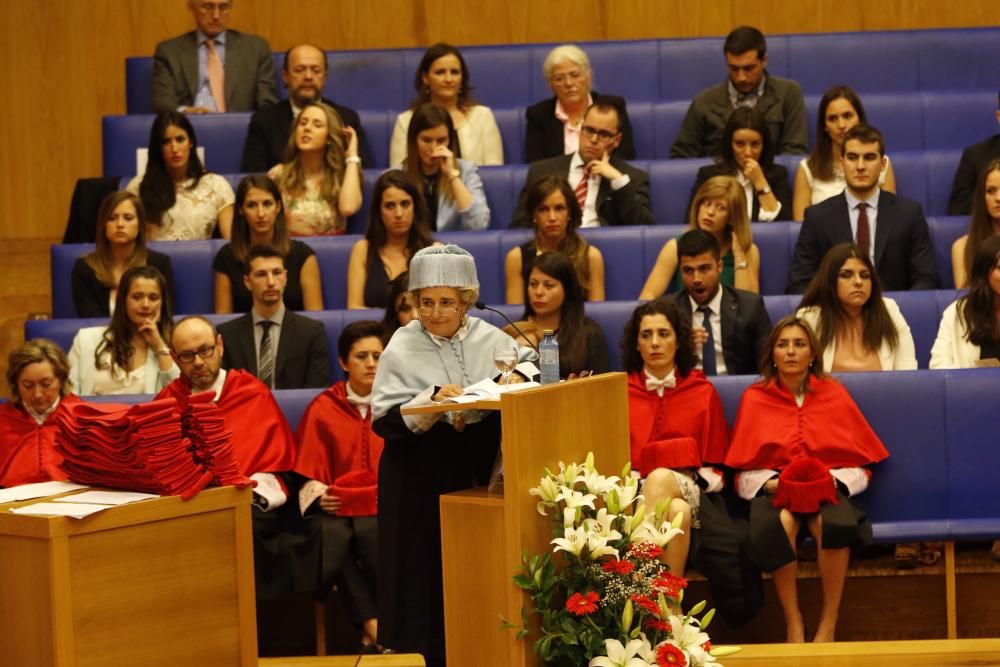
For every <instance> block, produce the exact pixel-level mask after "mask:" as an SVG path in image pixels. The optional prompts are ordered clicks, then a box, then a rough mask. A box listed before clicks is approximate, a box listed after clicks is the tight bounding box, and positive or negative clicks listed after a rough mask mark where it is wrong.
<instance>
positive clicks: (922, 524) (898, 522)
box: [99, 368, 1000, 543]
mask: <svg viewBox="0 0 1000 667" xmlns="http://www.w3.org/2000/svg"><path fill="white" fill-rule="evenodd" d="M839 379H840V381H841V382H843V383H844V385H845V386H846V387H847V389H848V391H849V392H850V393H851V396H853V397H854V400H855V401H856V402H857V404H858V406H859V407H860V408H861V411H862V412H863V413H864V415H865V417H866V418H867V419H868V422H869V423H870V424H871V425H872V428H873V429H874V430H875V432H876V433H878V434H879V437H881V439H882V441H883V442H884V443H885V446H886V448H887V449H888V450H889V452H890V456H889V458H888V459H886V460H885V461H883V462H882V463H879V464H878V465H876V466H875V468H874V475H873V478H872V483H871V486H870V487H869V489H868V491H866V492H865V493H864V494H863V495H862V496H861V500H862V502H863V503H864V504H865V507H866V508H867V511H868V516H869V517H870V518H871V520H872V524H873V529H874V533H875V539H876V540H878V541H879V542H889V543H892V542H910V541H923V540H928V541H930V540H981V539H993V538H995V537H996V536H997V535H1000V512H998V508H1000V485H998V484H997V483H996V480H997V478H998V477H1000V453H998V451H997V448H996V447H995V446H994V442H995V440H996V437H995V436H996V412H995V408H994V407H993V405H992V403H991V400H990V397H992V396H993V395H994V393H995V388H996V387H997V384H998V383H1000V369H992V368H980V369H972V370H956V371H911V372H899V373H848V374H844V375H841V376H840V378H839ZM753 381H754V378H753V376H749V375H743V376H734V377H720V378H713V379H712V383H713V384H714V385H715V387H716V389H717V390H718V392H719V395H720V397H721V398H722V404H723V407H724V409H725V413H726V419H727V420H728V421H729V423H730V424H732V423H733V421H734V420H735V416H736V410H737V407H738V405H739V401H740V397H741V396H742V394H743V391H744V390H745V389H746V387H747V386H749V384H750V383H751V382H753ZM318 392H319V390H316V389H296V390H286V391H276V392H274V393H275V397H276V398H277V401H278V405H279V406H281V409H282V411H283V412H284V414H285V417H286V418H287V419H288V421H289V422H290V423H291V425H292V428H295V427H296V426H297V425H298V423H299V420H300V419H301V418H302V414H303V413H304V412H305V409H306V407H308V405H309V403H310V402H311V401H312V400H313V398H314V397H315V396H316V394H317V393H318ZM144 398H146V397H141V396H138V397H117V396H113V397H103V398H102V399H99V400H104V401H109V400H110V401H121V400H123V399H124V400H125V401H128V402H134V401H138V400H143V399H144ZM551 463H552V465H554V464H555V463H556V462H555V461H552V462H551Z"/></svg>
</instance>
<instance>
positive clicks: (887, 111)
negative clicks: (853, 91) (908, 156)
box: [799, 91, 925, 158]
mask: <svg viewBox="0 0 1000 667" xmlns="http://www.w3.org/2000/svg"><path fill="white" fill-rule="evenodd" d="M823 92H824V91H821V92H819V93H816V94H810V95H806V97H805V104H806V121H807V122H808V123H809V146H810V147H815V145H816V121H817V114H818V110H819V102H820V98H822V96H823ZM859 97H861V103H862V104H864V106H865V113H866V114H867V116H868V124H869V125H871V126H872V127H875V128H878V130H879V131H880V132H882V136H883V137H884V138H885V151H886V153H887V154H888V155H889V157H890V158H892V157H893V156H894V155H895V153H896V151H903V150H921V149H923V148H924V147H925V146H924V105H923V102H924V96H923V95H922V94H921V93H920V92H919V91H907V92H899V93H886V94H881V93H864V94H860V93H859ZM799 157H800V158H801V157H802V156H799Z"/></svg>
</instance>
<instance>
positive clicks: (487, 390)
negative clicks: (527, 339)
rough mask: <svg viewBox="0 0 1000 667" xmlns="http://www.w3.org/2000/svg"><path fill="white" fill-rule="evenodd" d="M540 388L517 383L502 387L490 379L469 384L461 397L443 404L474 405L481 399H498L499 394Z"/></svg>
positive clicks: (535, 384)
mask: <svg viewBox="0 0 1000 667" xmlns="http://www.w3.org/2000/svg"><path fill="white" fill-rule="evenodd" d="M538 386H541V385H539V384H538V383H537V382H518V383H515V384H512V385H509V386H506V387H505V386H503V385H500V384H497V383H496V382H494V381H493V380H491V379H490V378H486V379H485V380H480V381H479V382H476V383H475V384H470V385H469V386H468V387H466V388H465V390H464V391H463V392H462V395H461V396H455V397H452V398H448V399H445V400H444V401H442V402H444V403H460V404H461V403H475V402H476V401H478V400H480V399H483V398H499V397H500V394H505V393H509V392H514V391H522V390H524V389H531V388H532V387H538Z"/></svg>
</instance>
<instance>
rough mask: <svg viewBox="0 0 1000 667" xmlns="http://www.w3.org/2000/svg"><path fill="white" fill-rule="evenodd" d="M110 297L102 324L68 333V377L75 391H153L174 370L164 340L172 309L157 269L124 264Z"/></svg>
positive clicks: (169, 328) (174, 373)
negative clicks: (71, 335) (70, 335)
mask: <svg viewBox="0 0 1000 667" xmlns="http://www.w3.org/2000/svg"><path fill="white" fill-rule="evenodd" d="M116 301H117V303H118V307H116V308H115V312H114V315H112V316H111V323H110V324H109V325H108V326H106V327H103V326H97V327H86V328H83V329H80V331H79V332H78V333H77V334H76V337H75V338H74V339H73V346H72V347H71V348H70V351H69V355H68V356H69V364H70V375H69V380H70V383H71V386H72V388H73V391H74V392H76V393H77V394H79V395H80V396H85V395H88V394H155V393H156V392H158V391H159V390H161V389H163V388H164V387H165V386H167V385H168V384H170V382H172V381H173V380H174V379H175V378H176V377H177V376H178V375H180V370H179V369H178V368H177V365H176V364H175V363H174V360H173V357H171V355H170V347H169V346H168V344H169V341H170V333H171V331H172V330H173V316H174V311H173V305H172V304H171V300H170V292H168V291H167V286H166V281H165V280H164V278H163V274H161V273H160V272H159V271H157V270H156V269H155V268H154V267H152V266H138V267H135V268H132V269H129V270H128V271H126V272H125V275H123V276H122V279H121V282H120V283H119V284H118V297H117V300H116Z"/></svg>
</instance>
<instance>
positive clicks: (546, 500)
mask: <svg viewBox="0 0 1000 667" xmlns="http://www.w3.org/2000/svg"><path fill="white" fill-rule="evenodd" d="M528 493H530V494H531V495H533V496H538V497H539V498H541V500H540V501H539V502H538V504H537V505H536V508H537V509H538V513H539V514H541V515H542V516H546V515H547V514H548V509H549V508H550V507H555V504H556V496H557V495H559V484H557V483H556V479H555V478H554V477H549V476H545V477H542V478H541V479H540V480H539V481H538V486H536V487H535V488H533V489H531V490H530V491H528Z"/></svg>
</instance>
